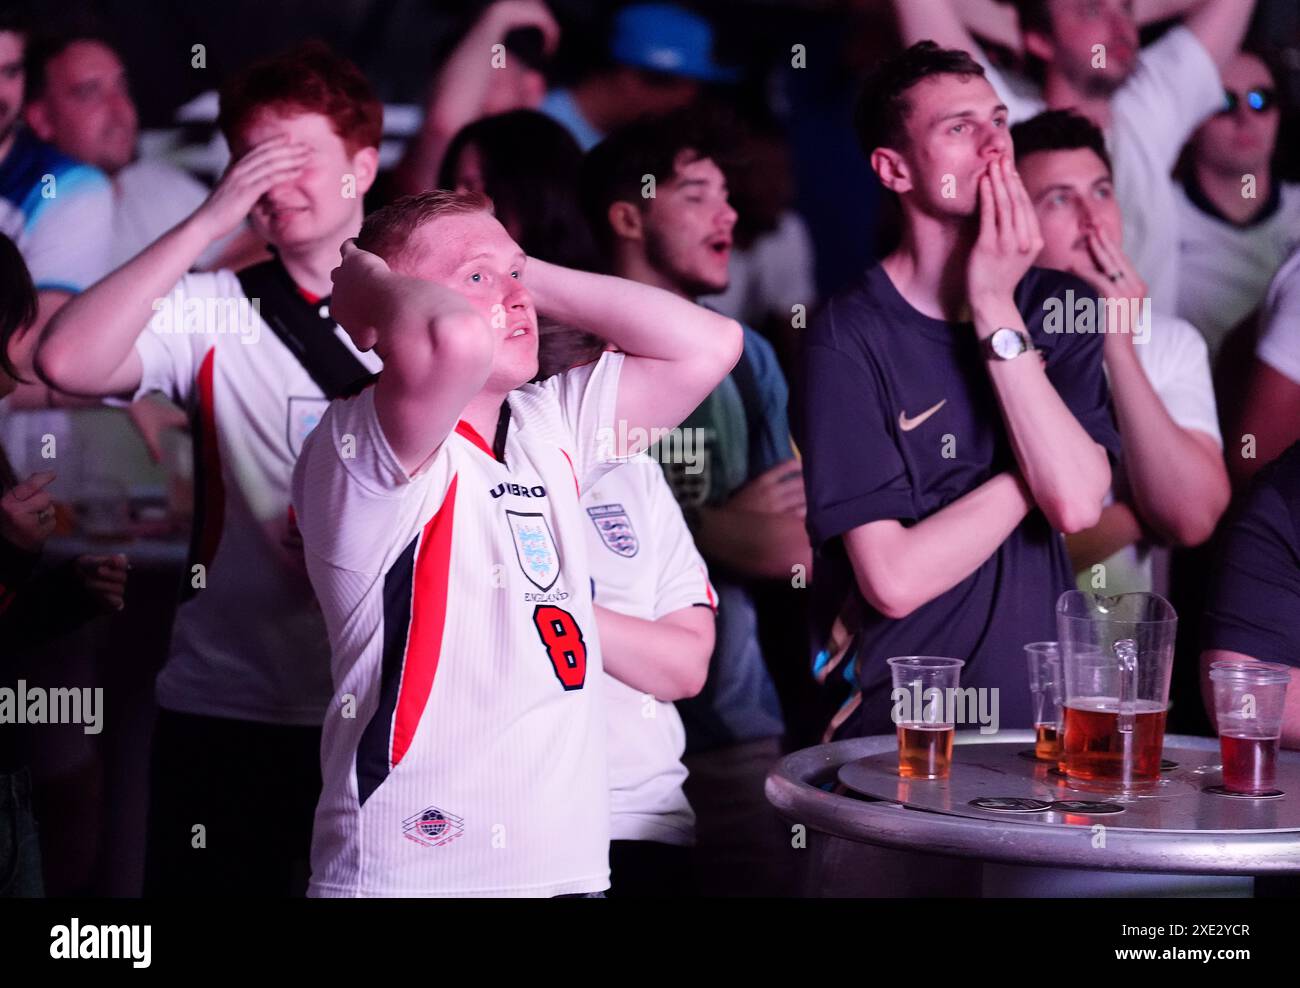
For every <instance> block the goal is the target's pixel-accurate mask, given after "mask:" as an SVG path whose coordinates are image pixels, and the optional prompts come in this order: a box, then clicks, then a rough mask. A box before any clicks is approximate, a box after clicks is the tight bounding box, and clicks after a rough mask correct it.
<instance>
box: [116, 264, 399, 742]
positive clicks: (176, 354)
mask: <svg viewBox="0 0 1300 988" xmlns="http://www.w3.org/2000/svg"><path fill="white" fill-rule="evenodd" d="M304 301H305V300H304ZM335 332H336V335H337V336H339V337H340V338H341V339H342V340H343V341H344V342H345V343H347V345H348V347H349V348H351V343H350V342H349V341H348V338H347V334H346V333H344V332H343V330H341V329H337V328H336V329H335ZM135 349H136V353H138V354H139V356H140V362H141V364H142V365H143V375H142V377H141V380H140V387H139V390H138V391H137V392H136V397H137V398H139V397H142V396H143V395H145V394H147V393H149V392H150V391H161V392H162V393H163V394H165V395H167V396H168V397H169V398H171V399H172V400H173V401H174V402H176V403H177V404H178V405H180V406H181V407H182V408H184V409H187V410H188V411H189V412H190V413H191V416H192V426H191V428H192V430H193V435H194V442H195V457H194V464H195V482H194V488H195V490H194V498H195V510H194V532H193V537H192V543H191V558H190V561H189V567H190V568H189V569H188V570H187V572H186V574H185V581H184V583H183V593H182V603H181V605H180V607H179V609H178V610H177V612H176V623H175V625H174V626H173V628H172V641H171V649H170V652H169V654H168V657H167V663H166V665H164V666H163V669H162V671H161V672H160V673H159V675H158V704H159V706H161V707H164V708H166V709H168V710H178V711H181V712H184V713H192V714H204V715H207V716H211V717H233V718H237V719H242V720H254V721H263V722H268V723H275V724H298V725H311V726H315V725H319V724H320V722H321V718H322V717H323V716H324V713H325V708H326V705H327V704H328V703H329V698H330V694H331V692H332V690H331V687H330V677H329V642H328V639H327V637H326V634H325V623H324V621H323V619H322V618H321V614H320V608H319V606H318V605H317V603H316V599H315V597H314V595H313V594H312V589H311V584H310V582H309V581H308V579H307V571H306V568H305V564H304V562H303V558H302V547H301V542H300V539H299V537H298V533H297V529H296V527H295V525H294V522H293V518H292V515H291V513H290V506H289V483H290V480H291V478H292V476H293V465H294V460H295V459H296V457H297V455H298V452H299V451H300V450H301V448H302V443H303V440H304V439H305V438H306V436H307V434H308V433H309V432H310V431H311V430H312V428H313V427H314V426H315V425H316V423H317V422H318V421H319V419H320V417H321V415H323V414H324V412H325V409H326V407H327V406H328V404H329V402H328V401H327V400H326V398H325V396H324V394H323V393H322V392H321V389H320V388H319V387H318V386H317V385H316V382H315V381H313V380H312V379H311V376H310V375H309V374H308V373H307V371H306V370H305V369H304V368H303V366H302V365H301V364H300V363H299V362H298V360H297V359H296V358H295V357H294V356H293V354H292V353H291V352H290V351H289V349H288V348H287V347H286V346H285V345H284V344H283V343H281V342H280V340H279V338H278V337H277V336H276V335H275V333H273V332H272V331H271V328H270V327H269V326H267V325H266V323H265V322H264V321H263V320H262V318H261V316H260V315H259V314H258V312H257V311H255V310H254V309H252V307H251V306H250V305H249V304H248V300H247V299H246V297H245V295H244V292H243V289H242V288H241V287H240V284H239V279H238V278H237V277H236V276H235V274H234V272H232V271H216V272H212V273H210V274H188V275H186V276H185V277H184V278H182V279H181V280H180V282H179V283H178V284H177V285H176V287H175V288H174V289H173V290H172V292H171V293H170V294H169V295H168V296H166V297H165V298H163V299H160V300H158V301H157V302H156V303H155V313H154V317H153V319H152V320H151V321H150V324H149V328H147V329H146V330H145V331H144V332H143V333H141V334H140V337H139V339H137V340H136V344H135ZM353 353H356V350H355V349H353ZM358 356H359V358H360V359H361V361H362V363H363V364H365V365H366V366H367V367H368V368H369V369H370V370H371V371H374V370H378V368H379V366H380V361H379V359H378V358H377V357H375V356H374V355H373V354H358ZM195 567H201V569H197V570H196V569H195Z"/></svg>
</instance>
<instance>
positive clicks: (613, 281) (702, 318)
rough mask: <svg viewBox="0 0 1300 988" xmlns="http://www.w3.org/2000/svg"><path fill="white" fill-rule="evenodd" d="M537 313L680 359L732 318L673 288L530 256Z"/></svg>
mask: <svg viewBox="0 0 1300 988" xmlns="http://www.w3.org/2000/svg"><path fill="white" fill-rule="evenodd" d="M528 288H529V291H531V292H532V294H533V299H534V301H535V302H536V305H537V310H538V312H542V313H545V314H546V315H548V316H550V317H551V318H553V319H555V320H556V321H557V322H559V323H562V324H563V325H566V326H572V327H574V328H575V329H582V330H586V331H587V332H589V333H595V334H596V335H597V336H599V337H601V338H602V339H605V340H609V341H610V342H611V343H613V344H614V345H615V346H617V347H618V348H619V349H620V350H622V351H623V352H624V353H626V354H628V355H629V356H634V357H649V358H653V359H658V360H670V361H674V360H681V359H687V358H690V357H691V356H692V355H694V354H699V353H701V352H707V350H708V348H709V347H710V345H712V344H714V343H716V341H717V340H718V339H719V337H720V336H725V335H727V333H728V331H729V330H730V328H731V327H732V326H734V325H735V324H734V322H733V321H732V320H731V319H728V318H727V317H726V316H722V315H719V314H718V313H716V312H712V311H710V310H709V309H706V308H704V307H703V306H701V305H696V304H695V303H694V302H690V301H687V300H686V299H684V298H681V297H679V296H677V295H674V294H672V293H671V292H667V291H664V290H663V289H661V288H654V287H652V286H650V285H643V284H640V283H639V282H635V281H630V280H628V279H626V278H616V277H613V276H611V275H603V274H592V273H590V272H587V271H576V270H574V269H572V268H563V267H560V266H559V265H555V264H548V263H546V262H545V261H540V260H538V259H537V258H529V260H528Z"/></svg>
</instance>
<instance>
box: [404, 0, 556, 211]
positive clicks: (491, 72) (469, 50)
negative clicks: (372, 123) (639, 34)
mask: <svg viewBox="0 0 1300 988" xmlns="http://www.w3.org/2000/svg"><path fill="white" fill-rule="evenodd" d="M525 27H535V28H537V29H538V30H539V31H541V32H542V39H543V44H544V46H545V50H546V52H547V54H551V53H553V52H554V51H555V49H556V47H557V45H558V44H559V40H560V28H559V25H557V24H556V23H555V18H554V17H552V16H551V12H550V11H549V10H548V9H547V8H546V4H544V3H542V2H541V0H498V2H497V3H493V4H492V5H491V6H489V7H488V8H487V9H486V10H484V11H483V13H482V14H481V15H480V16H479V19H478V20H477V21H475V22H474V25H473V26H472V27H471V28H470V29H469V31H468V32H466V34H465V37H464V38H463V39H462V40H461V42H460V44H458V45H457V46H456V48H455V50H454V51H452V53H451V55H450V56H448V58H447V60H446V62H444V63H443V65H442V68H441V69H440V70H439V71H438V74H437V76H436V77H435V78H434V80H433V83H432V84H431V85H430V86H429V95H428V98H427V99H426V101H425V107H424V122H423V123H422V124H421V125H420V132H419V133H418V134H417V135H416V137H415V139H414V140H413V141H411V142H410V144H409V145H408V146H407V150H406V154H405V155H404V156H403V157H402V161H401V163H400V164H399V165H398V166H397V170H396V172H395V173H394V180H395V181H396V183H397V187H398V189H399V191H400V192H401V193H402V194H404V195H413V194H415V193H417V192H424V191H425V190H427V189H433V188H436V187H437V185H438V169H439V168H440V167H442V158H443V155H445V154H446V153H447V147H448V145H449V144H451V139H452V138H453V137H455V136H456V133H457V131H459V130H460V129H461V128H462V127H464V126H465V125H466V124H468V123H473V122H474V121H475V120H477V119H479V118H480V117H482V116H486V115H487V113H488V112H489V104H491V107H490V109H491V111H492V112H496V113H504V112H505V111H506V110H513V109H520V108H522V107H520V106H513V105H510V104H511V102H512V101H511V100H508V99H500V98H498V99H497V100H495V101H493V100H490V99H489V97H490V96H491V95H492V87H493V85H494V84H497V85H499V84H500V80H501V73H500V72H499V71H497V70H496V69H495V67H494V66H495V63H496V62H497V53H496V52H494V51H493V48H494V47H495V46H496V45H500V44H502V43H504V41H505V38H506V35H508V34H509V33H510V32H511V31H513V30H515V29H517V28H525ZM507 57H509V56H507Z"/></svg>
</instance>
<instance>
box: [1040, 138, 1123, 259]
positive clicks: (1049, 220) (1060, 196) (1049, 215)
mask: <svg viewBox="0 0 1300 988" xmlns="http://www.w3.org/2000/svg"><path fill="white" fill-rule="evenodd" d="M1019 168H1020V177H1021V179H1022V180H1023V181H1024V183H1025V191H1026V192H1028V193H1029V201H1030V202H1032V203H1033V204H1034V212H1035V213H1037V215H1038V225H1039V228H1040V229H1041V230H1042V234H1043V252H1042V253H1041V254H1039V255H1038V260H1037V261H1036V262H1035V263H1036V264H1038V265H1039V266H1040V267H1045V268H1055V269H1056V270H1058V271H1071V272H1074V273H1076V274H1077V273H1078V272H1080V271H1089V270H1092V269H1093V268H1094V267H1095V266H1096V265H1095V263H1094V262H1093V259H1092V254H1091V252H1090V251H1089V250H1088V237H1087V235H1088V232H1089V231H1090V230H1100V231H1101V232H1103V233H1105V234H1106V236H1107V237H1109V238H1110V241H1111V242H1112V243H1115V244H1122V243H1123V241H1124V217H1123V214H1122V213H1121V212H1120V208H1119V203H1118V201H1116V199H1115V185H1114V182H1113V181H1112V180H1111V174H1110V169H1109V168H1107V167H1106V163H1105V162H1104V161H1102V160H1101V158H1100V157H1098V156H1097V152H1095V151H1093V150H1092V149H1091V148H1073V149H1071V150H1069V151H1035V152H1034V153H1033V154H1028V155H1026V156H1025V157H1023V158H1021V159H1020V161H1019Z"/></svg>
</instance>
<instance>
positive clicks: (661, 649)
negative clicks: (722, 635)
mask: <svg viewBox="0 0 1300 988" xmlns="http://www.w3.org/2000/svg"><path fill="white" fill-rule="evenodd" d="M595 611H596V626H597V628H598V629H599V631H600V652H601V657H602V659H603V661H604V663H605V671H606V672H608V673H609V674H610V675H611V676H613V677H614V678H615V679H617V680H618V681H619V682H621V683H626V684H627V685H628V686H631V687H632V688H633V689H636V690H641V691H643V692H645V693H649V694H651V695H652V696H654V697H655V698H656V699H659V700H665V701H668V702H672V701H673V700H685V699H687V698H688V697H692V696H695V694H697V693H698V692H699V691H700V690H701V689H703V688H704V680H705V678H706V677H707V676H708V673H709V656H710V655H712V654H713V638H714V617H713V611H712V610H710V609H709V608H707V607H683V608H682V609H681V610H677V611H672V612H671V613H669V614H665V615H664V616H663V617H661V618H660V619H659V620H658V621H646V620H643V619H641V618H634V617H630V616H628V615H626V614H620V613H618V612H617V611H611V610H610V609H609V608H607V607H601V606H600V605H599V604H597V605H595Z"/></svg>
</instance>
